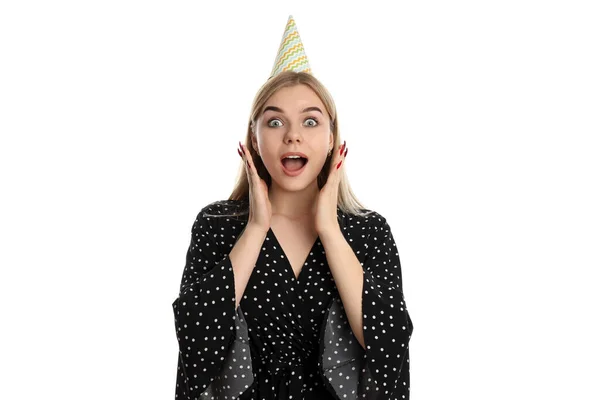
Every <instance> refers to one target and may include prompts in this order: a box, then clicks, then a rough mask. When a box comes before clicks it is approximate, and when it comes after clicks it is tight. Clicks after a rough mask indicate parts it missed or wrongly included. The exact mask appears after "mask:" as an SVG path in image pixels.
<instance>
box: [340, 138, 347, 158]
mask: <svg viewBox="0 0 600 400" xmlns="http://www.w3.org/2000/svg"><path fill="white" fill-rule="evenodd" d="M344 147H346V142H345V141H344V144H343V145H342V147H340V156H341V155H342V153H343V152H344Z"/></svg>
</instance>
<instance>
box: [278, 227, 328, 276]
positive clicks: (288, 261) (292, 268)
mask: <svg viewBox="0 0 600 400" xmlns="http://www.w3.org/2000/svg"><path fill="white" fill-rule="evenodd" d="M268 233H270V234H271V237H272V238H273V240H274V241H275V243H276V244H277V247H279V249H280V250H281V254H283V258H285V262H286V264H287V267H288V268H287V269H288V271H290V273H291V275H292V278H293V279H294V281H296V282H298V281H299V280H300V277H301V276H302V273H303V272H304V269H305V268H304V267H305V266H306V265H305V264H306V262H307V261H308V259H309V258H310V255H311V253H313V252H314V250H315V247H317V243H319V239H320V238H319V235H317V238H316V239H315V242H314V243H313V245H312V247H311V248H310V250H309V251H308V254H307V255H306V257H305V258H304V261H303V262H302V266H301V267H300V272H299V273H298V276H296V272H295V271H294V267H292V263H291V262H290V259H289V258H288V256H287V254H285V250H284V249H283V246H282V245H281V243H280V242H279V239H277V236H275V231H274V230H273V229H271V227H269V231H268Z"/></svg>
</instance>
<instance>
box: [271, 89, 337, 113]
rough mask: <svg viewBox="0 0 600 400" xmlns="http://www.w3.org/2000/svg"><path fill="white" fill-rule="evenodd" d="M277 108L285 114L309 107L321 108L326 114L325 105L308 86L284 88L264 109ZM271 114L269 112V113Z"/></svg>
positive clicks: (274, 95) (275, 94)
mask: <svg viewBox="0 0 600 400" xmlns="http://www.w3.org/2000/svg"><path fill="white" fill-rule="evenodd" d="M268 106H276V107H279V108H282V109H283V110H284V111H285V112H288V113H296V112H300V111H301V110H302V109H304V108H306V107H309V106H316V107H319V108H320V109H321V110H323V112H324V113H325V105H324V104H323V102H322V101H321V99H320V98H319V96H317V94H316V93H315V92H313V90H312V89H311V88H309V87H308V86H306V85H296V86H292V87H284V88H281V89H279V90H278V91H277V92H275V93H274V94H273V95H272V96H271V97H269V99H268V100H267V102H266V103H265V106H264V107H263V110H264V109H265V107H268ZM267 112H269V111H267Z"/></svg>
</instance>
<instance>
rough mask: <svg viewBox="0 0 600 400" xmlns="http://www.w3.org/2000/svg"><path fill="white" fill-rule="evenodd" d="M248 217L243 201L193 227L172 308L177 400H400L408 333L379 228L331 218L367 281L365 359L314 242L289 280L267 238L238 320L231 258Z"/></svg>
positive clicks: (365, 220)
mask: <svg viewBox="0 0 600 400" xmlns="http://www.w3.org/2000/svg"><path fill="white" fill-rule="evenodd" d="M247 209H248V203H247V202H245V201H237V200H222V201H217V202H214V203H211V204H209V205H207V206H205V207H204V208H203V209H202V210H201V211H200V213H199V214H198V216H197V218H196V220H195V222H194V224H193V227H192V237H191V243H190V246H189V248H188V252H187V256H186V264H185V268H184V271H183V277H182V280H181V287H180V291H179V296H178V297H177V299H175V301H174V302H173V304H172V307H173V312H174V316H175V330H176V334H177V340H178V343H179V357H178V367H177V381H176V390H175V398H176V399H179V400H182V399H186V400H191V399H215V400H217V399H218V400H221V399H223V400H225V399H253V400H254V399H256V400H258V399H289V400H299V399H316V400H319V399H328V400H330V399H336V400H344V399H367V400H383V399H408V398H409V394H410V380H409V379H410V378H409V349H408V344H409V339H410V337H411V334H412V330H413V325H412V321H411V318H410V316H409V314H408V310H407V308H406V304H405V301H404V296H403V291H402V276H401V275H402V274H401V269H400V259H399V255H398V251H397V248H396V244H395V242H394V238H393V235H392V232H391V229H390V226H389V225H388V223H387V222H386V220H385V218H384V217H383V216H381V215H380V214H378V213H377V212H371V213H370V214H368V215H365V216H357V215H353V214H347V213H344V212H342V211H341V210H340V208H339V207H338V223H339V225H340V229H341V232H342V233H343V234H344V237H345V238H346V240H347V241H348V243H349V245H350V247H351V248H352V249H353V250H354V253H355V255H356V257H357V259H358V260H359V261H360V263H361V265H362V267H363V271H364V274H363V293H362V311H363V334H364V341H365V346H366V350H365V349H364V348H363V347H362V346H361V345H360V344H359V342H358V341H357V340H356V338H355V336H354V333H353V332H352V329H351V328H350V324H349V322H348V319H347V317H346V314H345V311H344V306H343V303H342V301H341V299H340V296H339V293H338V290H337V287H336V284H335V281H334V278H333V275H332V273H331V271H330V269H329V266H328V263H327V257H326V254H325V248H324V247H323V244H322V243H321V241H320V238H317V240H316V241H315V243H314V245H313V247H312V249H311V251H310V253H309V254H308V256H307V258H306V260H305V262H304V265H303V267H302V269H301V271H300V274H299V275H298V277H297V278H296V276H295V275H294V272H293V270H292V267H291V265H290V263H289V262H288V260H287V257H286V255H285V253H284V252H283V250H282V247H281V246H280V244H279V242H278V240H277V238H276V237H275V234H274V232H273V231H272V230H271V229H269V231H268V233H267V235H266V238H265V241H264V243H263V245H262V247H261V250H260V254H259V256H258V259H257V262H256V265H255V267H254V269H253V271H252V274H251V276H250V279H249V281H248V284H247V286H246V289H245V291H244V294H243V296H242V299H241V301H240V304H239V307H238V308H237V309H235V283H234V272H233V267H232V264H231V259H230V258H229V253H230V252H231V249H232V248H233V246H234V245H235V243H236V240H237V238H238V237H239V236H240V235H241V233H242V231H243V230H244V228H245V225H246V223H247V222H248V214H247ZM244 211H245V212H246V213H244ZM365 211H368V210H365ZM225 214H227V216H224V215H225ZM231 214H236V215H234V216H232V215H231Z"/></svg>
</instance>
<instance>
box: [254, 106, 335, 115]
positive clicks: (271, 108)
mask: <svg viewBox="0 0 600 400" xmlns="http://www.w3.org/2000/svg"><path fill="white" fill-rule="evenodd" d="M269 110H271V111H276V112H280V113H284V111H283V110H282V109H281V108H279V107H275V106H267V107H265V109H264V110H263V112H262V113H263V114H264V113H266V112H267V111H269ZM308 111H318V112H320V113H321V114H323V111H321V109H320V108H319V107H306V108H305V109H304V110H302V111H300V112H301V113H305V112H308Z"/></svg>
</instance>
